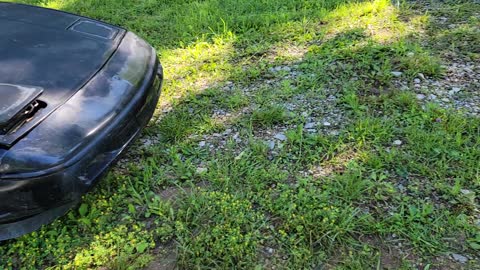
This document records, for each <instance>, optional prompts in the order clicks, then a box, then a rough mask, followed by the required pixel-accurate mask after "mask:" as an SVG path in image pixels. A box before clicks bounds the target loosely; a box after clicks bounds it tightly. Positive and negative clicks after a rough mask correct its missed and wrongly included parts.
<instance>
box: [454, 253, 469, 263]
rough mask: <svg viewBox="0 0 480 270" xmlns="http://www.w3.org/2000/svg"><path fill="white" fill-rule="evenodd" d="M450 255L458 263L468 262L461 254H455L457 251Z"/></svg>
mask: <svg viewBox="0 0 480 270" xmlns="http://www.w3.org/2000/svg"><path fill="white" fill-rule="evenodd" d="M450 256H452V259H453V260H455V261H457V262H459V263H467V262H468V258H467V257H465V256H463V255H460V254H457V253H452V254H450Z"/></svg>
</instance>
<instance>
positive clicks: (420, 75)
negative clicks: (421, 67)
mask: <svg viewBox="0 0 480 270" xmlns="http://www.w3.org/2000/svg"><path fill="white" fill-rule="evenodd" d="M418 77H420V79H422V80H424V81H425V80H426V79H425V75H423V73H418Z"/></svg>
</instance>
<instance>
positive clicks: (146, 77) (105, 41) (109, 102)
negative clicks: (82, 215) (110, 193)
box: [0, 3, 162, 240]
mask: <svg viewBox="0 0 480 270" xmlns="http://www.w3.org/2000/svg"><path fill="white" fill-rule="evenodd" d="M0 36H1V38H0V240H5V239H11V238H15V237H18V236H20V235H23V234H25V233H28V232H31V231H33V230H36V229H38V228H39V227H40V226H41V225H43V224H45V223H48V222H51V221H52V220H53V219H55V218H57V217H58V216H60V215H62V214H64V213H65V212H66V211H68V209H70V208H71V207H72V206H73V205H75V204H76V203H78V201H79V200H80V199H81V196H82V194H84V193H85V192H87V191H88V190H89V189H90V188H91V187H92V185H93V184H94V183H95V182H96V181H97V180H98V179H99V178H100V177H101V176H102V174H103V173H104V172H105V171H106V169H107V168H108V167H109V166H110V165H111V164H112V163H113V162H114V161H115V160H116V158H117V157H118V156H119V154H120V153H122V151H124V150H125V148H126V147H127V145H128V144H129V143H130V142H132V140H133V139H134V138H135V137H136V135H138V134H139V132H140V130H141V129H142V128H143V127H144V126H145V125H146V124H147V123H148V121H149V119H150V118H151V117H152V115H153V112H154V110H155V107H156V105H157V102H158V99H159V96H160V88H161V84H162V69H161V66H160V64H159V62H158V59H157V55H156V52H155V50H154V49H153V48H152V47H151V46H150V45H149V44H147V43H146V42H145V41H143V40H142V39H140V38H139V37H137V36H136V35H135V34H133V33H131V32H128V31H126V30H124V29H122V28H119V27H116V26H113V25H110V24H107V23H103V22H100V21H96V20H92V19H88V18H84V17H80V16H76V15H73V14H69V13H65V12H61V11H56V10H50V9H44V8H39V7H33V6H28V5H21V4H13V3H0Z"/></svg>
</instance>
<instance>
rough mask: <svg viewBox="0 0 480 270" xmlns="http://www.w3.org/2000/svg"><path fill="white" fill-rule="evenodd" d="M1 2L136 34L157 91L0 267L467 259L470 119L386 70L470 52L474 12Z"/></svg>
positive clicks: (473, 151)
mask: <svg viewBox="0 0 480 270" xmlns="http://www.w3.org/2000/svg"><path fill="white" fill-rule="evenodd" d="M14 2H24V3H30V4H37V5H41V6H46V7H51V8H57V9H62V10H66V11H71V12H75V13H80V14H82V15H85V16H90V17H94V18H97V19H102V20H105V21H108V22H111V23H114V24H119V25H122V26H124V27H126V28H128V29H130V30H132V31H134V32H136V33H138V34H139V35H140V36H142V37H143V38H145V39H146V40H148V41H149V42H150V43H151V44H152V45H153V46H154V47H156V49H157V50H158V52H159V55H160V58H161V61H162V63H163V65H164V68H165V72H166V74H165V77H166V81H165V84H164V91H163V94H162V98H161V102H160V104H159V106H158V111H157V114H156V117H155V120H154V121H152V122H151V123H150V125H149V126H148V127H147V128H146V130H145V132H144V138H149V140H151V141H153V143H151V144H148V145H147V144H145V145H144V144H142V143H141V142H139V143H136V144H134V145H133V146H132V147H131V148H130V152H129V154H128V155H127V161H123V162H121V163H120V164H119V165H117V166H116V167H115V168H114V170H113V172H111V173H110V174H109V175H108V176H107V177H106V179H104V180H103V181H102V182H101V184H100V185H99V186H98V187H97V188H95V190H94V191H93V192H91V193H89V194H88V195H86V196H85V197H84V200H83V202H82V203H81V205H79V206H78V208H76V209H72V210H71V211H70V212H69V213H68V214H67V215H66V216H65V217H62V218H60V219H58V220H56V221H55V222H53V223H52V224H49V225H46V226H44V227H43V228H42V229H41V230H39V231H37V232H34V233H32V234H29V235H26V236H23V237H21V238H19V239H16V240H11V241H7V242H5V243H2V244H1V245H0V268H2V269H37V268H40V269H141V268H143V267H146V266H148V265H150V264H152V265H153V267H154V268H155V265H157V264H159V263H161V262H162V261H163V260H165V259H166V258H167V257H168V255H169V254H172V253H173V254H174V257H175V260H176V263H177V265H178V266H179V267H180V268H185V269H192V268H194V269H197V268H202V269H203V268H206V269H209V268H215V269H217V268H220V269H224V268H238V269H271V268H276V269H283V268H285V269H302V268H307V269H309V268H315V269H461V268H462V267H463V268H466V269H478V268H479V267H480V258H478V252H479V249H480V228H479V227H478V224H477V223H478V213H479V208H478V205H479V197H478V194H479V193H480V169H479V166H478V161H479V160H480V140H479V138H480V119H479V118H478V117H472V116H465V115H464V114H462V112H460V111H455V110H453V109H448V108H442V107H440V106H438V105H437V104H434V103H426V104H421V103H420V102H419V101H418V100H417V99H416V96H415V93H414V92H413V91H411V90H401V89H398V87H397V86H396V84H395V80H396V79H397V78H395V76H394V75H393V73H392V72H401V74H402V75H401V79H402V80H405V81H408V82H409V81H412V80H413V78H415V77H416V76H418V74H419V73H422V74H423V75H424V76H427V77H429V78H442V77H443V76H444V73H443V72H444V68H443V65H445V64H447V63H448V62H449V61H451V58H452V53H453V54H455V57H460V58H461V59H463V60H465V61H475V60H478V59H479V58H478V57H479V53H480V52H479V50H478V44H480V42H476V41H477V40H478V37H479V35H478V29H479V27H478V23H479V21H478V16H477V15H478V14H479V12H480V6H479V5H478V3H475V2H472V1H443V2H442V3H440V2H438V3H437V2H429V1H425V2H418V3H411V2H403V1H394V2H390V1H386V0H375V1H347V0H323V1H316V0H304V1H300V0H280V1H269V0H265V1H254V0H242V1H233V0H226V1H216V0H205V1H182V0H170V1H166V0H162V1H159V0H145V1H126V0H122V1H114V0H105V1H98V0H85V1H76V0H41V1H39V0H37V1H35V0H23V1H14ZM427 3H429V5H430V6H433V7H434V9H433V10H432V11H429V12H424V11H423V8H424V7H425V6H426V5H427ZM440 17H445V18H448V19H449V20H450V21H452V22H455V23H458V24H459V25H460V26H459V27H456V28H446V27H444V26H443V25H442V24H441V23H439V21H438V18H440ZM463 60H462V61H463ZM334 116H335V117H339V119H340V120H338V119H337V120H336V121H335V122H334V123H333V121H332V120H329V117H334ZM312 118H313V119H316V120H317V122H318V123H316V126H315V132H310V131H308V130H306V129H305V128H304V126H306V124H307V123H308V122H309V121H311V119H312ZM329 121H330V122H332V123H329V125H327V124H325V122H329ZM279 132H281V133H282V134H284V136H285V138H284V140H283V139H282V140H275V139H274V138H273V137H274V135H275V134H277V133H279ZM396 140H400V141H401V144H394V143H393V142H395V141H396ZM272 142H273V145H272ZM272 146H273V147H272ZM450 253H458V254H463V255H465V256H468V257H470V260H469V262H468V263H467V264H463V265H461V264H459V263H457V262H455V261H452V260H450V259H449V254H450Z"/></svg>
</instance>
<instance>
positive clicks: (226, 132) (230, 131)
mask: <svg viewBox="0 0 480 270" xmlns="http://www.w3.org/2000/svg"><path fill="white" fill-rule="evenodd" d="M231 133H232V130H231V129H227V130H225V132H223V135H230V134H231Z"/></svg>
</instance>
